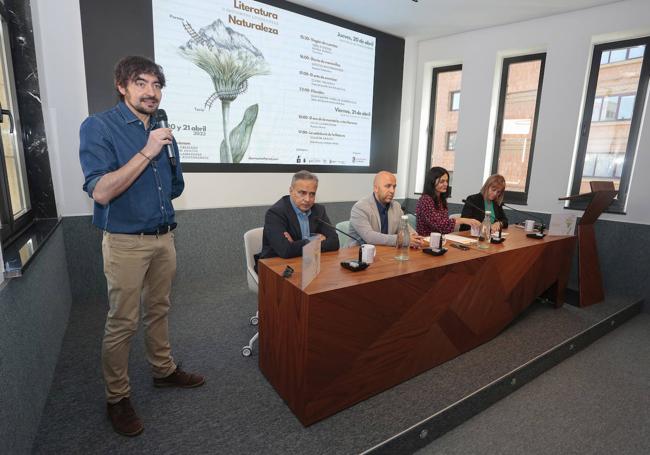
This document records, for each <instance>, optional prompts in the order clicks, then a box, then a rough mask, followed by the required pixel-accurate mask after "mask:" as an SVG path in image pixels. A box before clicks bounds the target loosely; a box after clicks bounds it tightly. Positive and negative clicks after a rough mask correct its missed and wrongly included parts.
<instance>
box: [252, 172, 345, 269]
mask: <svg viewBox="0 0 650 455" xmlns="http://www.w3.org/2000/svg"><path fill="white" fill-rule="evenodd" d="M316 190H318V177H316V175H315V174H312V173H311V172H308V171H299V172H296V174H294V176H293V178H292V179H291V186H290V187H289V195H288V196H284V197H282V199H280V200H279V201H278V202H276V203H275V204H273V206H272V207H271V208H270V209H268V211H267V212H266V216H265V217H264V236H263V237H262V251H261V253H260V255H259V258H258V259H264V258H272V257H277V256H280V257H283V258H293V257H296V256H302V247H303V246H305V245H306V244H307V243H309V237H310V236H312V235H318V236H320V237H321V240H322V243H321V251H336V250H338V249H339V237H338V235H337V234H336V231H335V230H334V229H333V228H332V227H330V226H328V224H330V220H329V218H328V217H327V213H326V212H325V207H323V206H322V205H320V204H316ZM320 220H322V221H324V223H321V222H320ZM325 223H327V224H325Z"/></svg>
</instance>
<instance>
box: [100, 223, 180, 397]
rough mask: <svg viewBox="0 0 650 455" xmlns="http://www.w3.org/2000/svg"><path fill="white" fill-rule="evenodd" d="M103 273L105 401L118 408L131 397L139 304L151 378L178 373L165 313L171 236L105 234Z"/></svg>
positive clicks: (173, 254)
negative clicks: (106, 306)
mask: <svg viewBox="0 0 650 455" xmlns="http://www.w3.org/2000/svg"><path fill="white" fill-rule="evenodd" d="M102 253H103V256H104V274H105V275H106V281H107V284H108V303H109V310H108V316H107V317H106V327H105V329H104V341H103V343H102V370H103V373H104V382H105V386H106V399H107V401H108V402H109V403H116V402H118V401H119V400H121V399H122V398H124V397H128V396H129V395H130V386H129V374H128V368H129V351H130V349H131V338H133V335H135V333H136V331H137V329H138V321H139V318H140V304H141V303H142V323H143V325H144V339H145V347H146V355H147V360H148V362H149V364H150V365H151V368H152V372H153V376H154V377H158V378H160V377H165V376H168V375H170V374H171V373H173V372H174V370H175V369H176V364H175V363H174V360H173V358H172V356H171V347H170V345H169V333H168V325H167V314H168V312H169V307H170V300H169V296H170V293H171V286H172V280H173V278H174V275H175V274H176V249H175V247H174V234H173V233H172V232H170V233H167V234H164V235H158V236H156V235H130V234H111V233H109V232H104V238H103V240H102Z"/></svg>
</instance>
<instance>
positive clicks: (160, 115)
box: [156, 109, 176, 167]
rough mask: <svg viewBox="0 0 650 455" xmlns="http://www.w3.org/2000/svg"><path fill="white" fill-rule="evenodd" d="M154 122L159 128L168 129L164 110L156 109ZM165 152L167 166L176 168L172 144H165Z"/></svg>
mask: <svg viewBox="0 0 650 455" xmlns="http://www.w3.org/2000/svg"><path fill="white" fill-rule="evenodd" d="M156 122H157V123H158V125H160V127H161V128H169V123H168V122H167V112H165V110H164V109H158V110H157V111H156ZM165 151H167V158H169V164H171V165H172V167H175V166H176V155H174V147H172V144H165Z"/></svg>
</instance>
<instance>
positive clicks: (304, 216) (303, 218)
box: [289, 196, 311, 240]
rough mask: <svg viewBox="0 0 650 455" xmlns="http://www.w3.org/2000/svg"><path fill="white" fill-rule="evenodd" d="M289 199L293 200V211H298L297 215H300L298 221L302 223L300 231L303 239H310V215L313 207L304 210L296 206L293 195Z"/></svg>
mask: <svg viewBox="0 0 650 455" xmlns="http://www.w3.org/2000/svg"><path fill="white" fill-rule="evenodd" d="M289 201H291V207H293V211H294V212H296V216H297V217H298V223H300V232H301V233H302V238H303V240H305V239H309V236H310V235H311V233H310V232H309V215H311V209H309V210H307V211H306V212H303V211H302V210H300V209H299V208H298V207H296V204H294V203H293V199H291V196H289ZM294 240H297V239H294Z"/></svg>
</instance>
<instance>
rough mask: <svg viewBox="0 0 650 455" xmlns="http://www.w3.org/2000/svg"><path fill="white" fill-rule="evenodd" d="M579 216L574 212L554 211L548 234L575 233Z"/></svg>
mask: <svg viewBox="0 0 650 455" xmlns="http://www.w3.org/2000/svg"><path fill="white" fill-rule="evenodd" d="M577 218H578V217H577V215H575V214H574V213H553V214H552V215H551V222H550V223H549V226H548V235H573V234H574V233H575V231H576V219H577Z"/></svg>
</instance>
